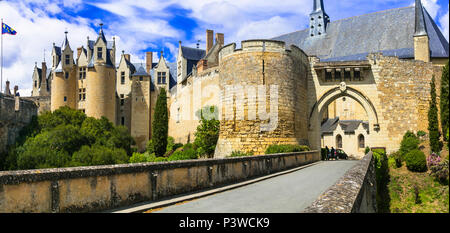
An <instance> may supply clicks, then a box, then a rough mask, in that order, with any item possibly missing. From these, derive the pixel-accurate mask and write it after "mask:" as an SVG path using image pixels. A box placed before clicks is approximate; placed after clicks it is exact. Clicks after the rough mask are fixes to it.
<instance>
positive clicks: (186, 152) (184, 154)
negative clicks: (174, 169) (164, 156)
mask: <svg viewBox="0 0 450 233" xmlns="http://www.w3.org/2000/svg"><path fill="white" fill-rule="evenodd" d="M191 159H198V155H197V152H196V151H195V150H194V149H193V148H192V147H187V148H183V150H178V151H175V153H173V154H172V155H171V156H170V157H169V158H168V160H167V161H176V160H191Z"/></svg>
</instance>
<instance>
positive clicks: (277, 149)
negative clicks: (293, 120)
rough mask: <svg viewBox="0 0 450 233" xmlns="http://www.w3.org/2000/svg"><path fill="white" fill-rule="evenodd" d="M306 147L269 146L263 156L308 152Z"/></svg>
mask: <svg viewBox="0 0 450 233" xmlns="http://www.w3.org/2000/svg"><path fill="white" fill-rule="evenodd" d="M309 150H310V149H309V147H308V146H302V145H270V146H269V147H267V149H266V152H265V154H266V155H270V154H279V153H293V152H302V151H309Z"/></svg>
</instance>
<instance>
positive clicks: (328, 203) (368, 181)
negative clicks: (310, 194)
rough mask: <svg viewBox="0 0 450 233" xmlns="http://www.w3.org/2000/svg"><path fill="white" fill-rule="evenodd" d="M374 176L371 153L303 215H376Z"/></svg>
mask: <svg viewBox="0 0 450 233" xmlns="http://www.w3.org/2000/svg"><path fill="white" fill-rule="evenodd" d="M376 187H377V186H376V176H375V163H374V158H373V155H372V152H369V153H368V154H367V155H366V156H365V157H364V158H363V159H362V160H361V161H359V163H358V164H357V165H355V166H354V167H353V168H351V169H350V170H349V171H347V173H345V174H344V176H343V177H342V178H341V179H339V181H338V182H336V184H335V185H333V186H332V187H330V188H329V189H328V190H327V191H325V192H324V193H323V194H322V195H320V197H319V198H318V199H317V200H316V201H314V202H313V203H312V204H311V205H310V206H309V207H307V208H306V209H305V210H304V211H303V212H305V213H376V212H377V203H376V194H377V190H376V189H377V188H376Z"/></svg>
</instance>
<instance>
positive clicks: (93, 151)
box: [71, 145, 129, 166]
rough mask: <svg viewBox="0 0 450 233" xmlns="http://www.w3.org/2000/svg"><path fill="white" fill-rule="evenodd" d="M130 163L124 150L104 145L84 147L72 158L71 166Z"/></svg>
mask: <svg viewBox="0 0 450 233" xmlns="http://www.w3.org/2000/svg"><path fill="white" fill-rule="evenodd" d="M128 161H129V157H128V155H127V153H126V151H125V150H124V149H122V148H110V147H106V146H102V145H93V146H83V147H82V148H81V150H79V151H77V152H75V153H74V154H73V156H72V162H71V166H90V165H94V166H95V165H111V164H124V163H127V162H128Z"/></svg>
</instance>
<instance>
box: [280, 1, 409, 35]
mask: <svg viewBox="0 0 450 233" xmlns="http://www.w3.org/2000/svg"><path fill="white" fill-rule="evenodd" d="M406 8H414V6H404V7H398V8H392V9H386V10H381V11H376V12H370V13H366V14H362V15H355V16H350V17H347V18H343V19H338V20H334V21H330V24H332V23H336V22H341V21H346V20H349V19H353V18H358V17H362V16H368V15H372V14H380V13H383V12H387V11H393V10H399V9H406ZM307 30H309V28H308V27H307V28H305V29H301V30H297V31H294V32H289V33H285V34H282V35H278V36H275V37H273V38H278V37H282V36H285V35H289V34H293V33H298V32H302V31H307Z"/></svg>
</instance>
